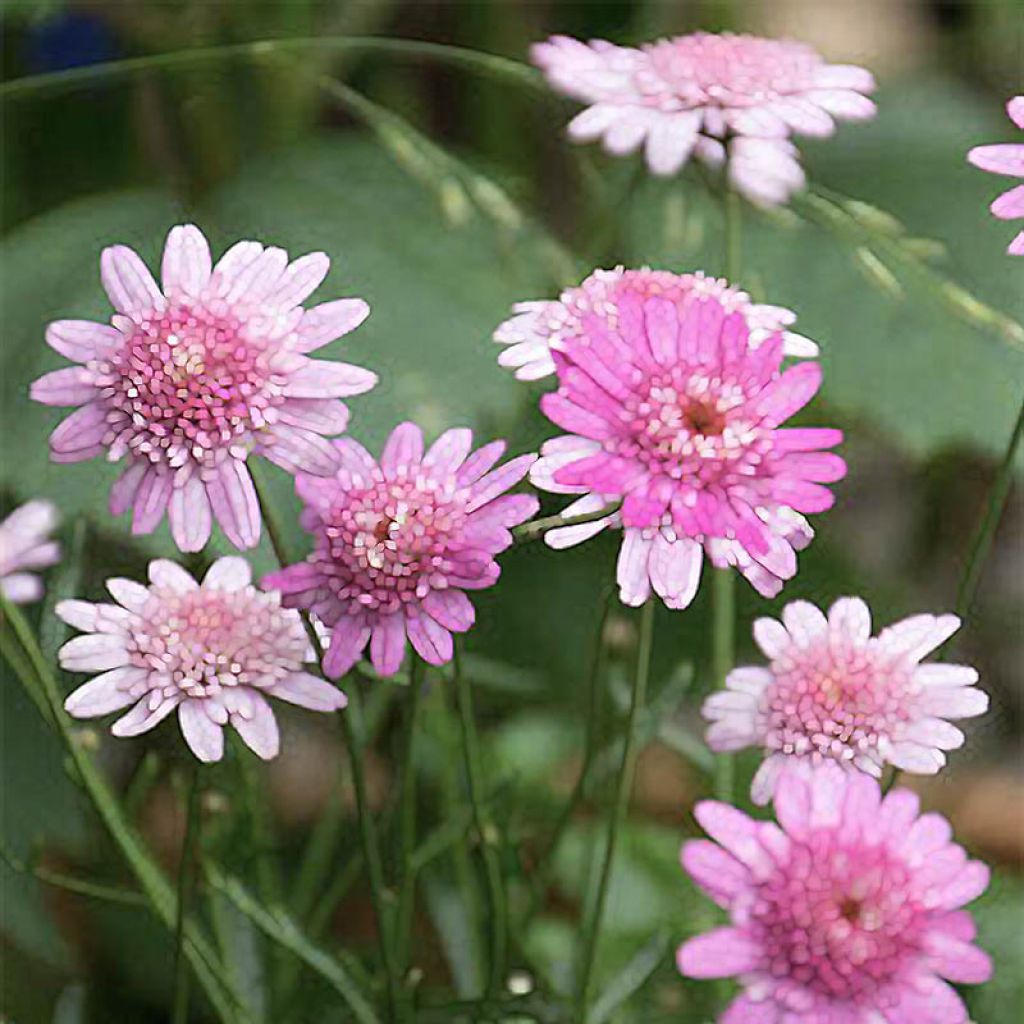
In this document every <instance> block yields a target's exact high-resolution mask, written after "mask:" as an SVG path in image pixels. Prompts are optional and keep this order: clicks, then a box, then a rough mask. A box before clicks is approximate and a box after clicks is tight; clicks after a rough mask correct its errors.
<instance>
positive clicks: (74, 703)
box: [64, 665, 148, 718]
mask: <svg viewBox="0 0 1024 1024" xmlns="http://www.w3.org/2000/svg"><path fill="white" fill-rule="evenodd" d="M147 675H148V673H147V671H146V669H143V668H135V667H134V666H132V665H124V666H121V667H120V668H115V669H112V670H111V671H109V672H104V673H103V675H99V676H96V678H95V679H90V680H89V682H87V683H85V684H84V685H83V686H80V687H78V689H77V690H75V691H74V692H73V693H71V694H70V695H69V696H68V698H67V700H65V701H64V710H65V711H66V712H67V713H68V714H69V715H71V716H72V717H73V718H98V717H99V716H100V715H107V714H110V712H111V711H120V710H121V708H125V707H127V706H128V705H129V704H134V703H135V701H136V700H137V695H136V696H133V695H132V694H131V692H130V691H131V689H132V687H133V686H134V685H135V684H136V683H140V682H144V681H145V679H146V677H147Z"/></svg>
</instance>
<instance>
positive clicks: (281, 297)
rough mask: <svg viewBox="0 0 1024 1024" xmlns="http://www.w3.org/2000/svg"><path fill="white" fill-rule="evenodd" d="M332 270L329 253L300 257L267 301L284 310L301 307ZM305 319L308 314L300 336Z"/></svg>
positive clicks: (313, 253)
mask: <svg viewBox="0 0 1024 1024" xmlns="http://www.w3.org/2000/svg"><path fill="white" fill-rule="evenodd" d="M330 269H331V261H330V258H329V257H328V255H327V253H324V252H311V253H307V255H305V256H300V257H299V258H298V259H297V260H293V261H292V263H290V264H289V266H288V269H287V270H285V272H284V273H283V274H282V275H281V277H280V278H279V279H278V282H277V285H276V287H275V288H274V289H273V291H271V292H270V293H269V294H268V295H267V297H266V301H267V302H268V303H270V304H272V305H275V306H280V307H281V308H282V309H291V308H292V307H293V306H298V305H301V304H302V303H303V302H305V301H306V299H308V298H309V296H310V295H312V294H313V292H315V291H316V290H317V288H319V287H320V285H321V283H322V282H323V279H324V278H325V277H326V276H327V271H328V270H330ZM307 313H308V311H307ZM305 317H306V314H303V319H302V320H301V321H300V322H299V333H300V335H302V333H303V331H302V324H303V323H304V322H305ZM301 351H306V350H305V349H302V350H301Z"/></svg>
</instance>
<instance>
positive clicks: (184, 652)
mask: <svg viewBox="0 0 1024 1024" xmlns="http://www.w3.org/2000/svg"><path fill="white" fill-rule="evenodd" d="M149 580H150V585H149V586H148V587H146V586H143V585H142V584H141V583H134V582H133V581H132V580H125V579H112V580H108V581H107V589H108V590H109V591H110V593H111V595H112V596H113V598H114V600H115V601H117V604H91V603H89V602H87V601H61V602H60V603H59V604H58V605H57V614H58V615H59V616H60V617H61V618H62V619H63V620H64V621H65V622H67V623H69V624H70V625H72V626H74V627H75V628H76V629H80V630H82V631H84V633H85V635H84V636H79V637H75V638H74V639H73V640H69V641H68V642H67V643H66V644H65V645H64V646H63V647H62V648H61V650H60V663H61V666H62V667H63V668H65V669H67V670H68V671H70V672H100V673H102V674H101V675H98V676H96V677H95V678H94V679H91V680H90V681H89V682H87V683H86V684H85V685H84V686H80V687H79V688H78V689H77V690H75V691H74V692H73V693H72V694H71V695H70V696H69V697H68V699H67V701H66V702H65V704H64V708H65V710H66V711H67V712H68V714H70V715H74V716H75V717H76V718H96V717H98V716H100V715H107V714H110V713H111V712H112V711H120V710H121V709H122V708H126V707H128V706H129V705H132V708H131V710H130V711H129V712H128V713H127V714H126V715H123V716H122V717H121V718H119V719H118V720H117V721H116V722H115V723H114V725H113V728H112V729H111V732H113V734H114V735H115V736H137V735H138V734H139V733H142V732H146V731H147V730H149V729H152V728H153V727H154V726H155V725H156V724H157V723H158V722H160V721H162V720H163V719H164V718H166V717H167V716H168V715H169V714H170V713H171V712H172V711H174V710H175V708H177V710H178V724H179V725H180V726H181V732H182V735H183V736H184V737H185V740H186V742H187V743H188V745H189V746H190V747H191V748H192V752H193V753H194V754H195V755H196V757H198V758H199V760H200V761H219V760H220V759H221V757H222V756H223V753H224V734H223V728H224V726H225V725H227V724H229V723H230V724H231V725H232V726H234V728H235V731H236V732H237V733H238V734H239V736H241V737H242V739H243V740H244V741H245V743H246V744H247V745H248V746H249V747H250V748H251V749H252V750H253V751H254V752H255V753H256V754H258V755H259V756H260V757H262V758H265V759H266V758H271V757H274V756H275V755H276V754H277V751H278V746H279V736H278V730H277V721H276V719H275V718H274V713H273V711H272V710H271V708H270V705H269V704H268V703H267V700H266V697H268V696H270V697H277V698H278V699H279V700H286V701H288V702H290V703H292V704H298V705H300V706H301V707H304V708H310V709H311V710H313V711H337V710H339V709H340V708H343V707H344V706H345V704H346V698H345V695H344V694H343V693H342V692H341V691H340V690H337V689H335V687H333V686H331V685H330V683H327V682H325V681H324V680H323V679H320V678H319V677H318V676H314V675H312V674H310V673H309V672H306V671H305V670H304V669H303V667H302V666H303V663H304V662H307V661H312V660H313V659H314V654H313V650H312V648H311V647H310V644H309V641H308V639H307V637H306V633H305V630H304V629H303V626H302V620H301V619H300V618H299V616H298V614H297V613H296V612H293V611H287V610H285V609H284V608H282V607H281V595H280V594H277V593H264V592H263V591H260V590H257V589H256V587H254V586H253V585H252V583H251V573H250V570H249V565H248V563H247V562H246V561H245V559H243V558H238V557H228V558H220V559H218V560H217V561H216V562H214V563H213V565H212V566H211V567H210V569H209V571H208V572H207V574H206V576H205V577H204V578H203V582H202V583H201V584H200V583H197V582H196V581H195V580H194V579H193V578H192V577H191V576H190V575H189V574H188V573H187V572H185V570H184V569H182V568H181V566H179V565H176V564H175V563H174V562H168V561H165V560H163V559H158V560H157V561H154V562H150V564H149Z"/></svg>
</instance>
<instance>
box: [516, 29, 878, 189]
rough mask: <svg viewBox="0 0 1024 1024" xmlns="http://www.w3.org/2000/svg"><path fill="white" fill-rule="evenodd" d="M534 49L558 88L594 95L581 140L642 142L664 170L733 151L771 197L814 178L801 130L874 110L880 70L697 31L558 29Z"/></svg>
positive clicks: (779, 44)
mask: <svg viewBox="0 0 1024 1024" xmlns="http://www.w3.org/2000/svg"><path fill="white" fill-rule="evenodd" d="M531 55H532V58H533V62H534V63H535V64H536V65H537V66H538V67H540V68H541V70H542V71H543V72H544V74H545V75H546V77H547V79H548V82H549V83H550V84H551V85H552V87H554V88H555V89H557V90H558V91H559V92H561V93H564V94H565V95H566V96H570V97H572V98H573V99H576V100H580V101H581V102H583V103H586V104H588V106H587V108H586V109H585V110H584V111H582V112H581V113H579V114H577V115H576V117H574V118H573V120H572V121H571V122H570V123H569V136H570V138H572V139H573V140H574V141H576V142H590V141H593V140H595V139H603V141H604V147H605V149H607V150H608V152H610V153H613V154H615V155H617V156H621V155H624V154H626V153H631V152H632V151H633V150H635V149H637V148H638V147H639V146H640V145H641V144H643V146H644V151H645V154H646V158H647V165H648V166H649V167H650V169H651V171H652V172H653V173H655V174H659V175H672V174H675V173H676V172H678V171H679V169H680V168H681V167H682V166H683V165H684V164H685V163H686V162H687V161H688V160H689V158H690V156H691V154H692V155H694V156H696V157H697V158H698V159H699V160H702V161H703V162H705V163H707V164H710V165H712V166H718V165H721V164H722V163H723V162H725V161H726V160H728V173H729V178H730V180H731V181H732V183H733V185H734V186H735V187H736V188H737V190H739V191H740V192H743V193H744V194H745V195H747V196H748V197H749V198H750V199H751V200H753V201H754V202H758V203H762V204H765V205H778V204H780V203H784V202H786V200H787V199H788V198H789V196H790V195H791V194H792V193H793V192H795V191H797V190H799V189H800V188H802V187H803V185H804V180H805V179H804V173H803V170H802V168H801V166H800V161H799V154H798V152H797V149H796V147H795V146H794V145H793V144H792V142H790V141H789V137H790V135H791V134H793V133H796V134H801V135H813V136H828V135H831V134H832V132H833V131H834V130H835V121H836V119H839V120H848V121H862V120H865V119H867V118H870V117H872V116H874V113H875V105H874V103H872V101H871V100H869V99H868V98H867V97H866V96H865V95H863V94H864V93H868V92H871V91H872V90H873V89H874V87H875V83H874V79H873V78H872V76H871V74H870V72H868V71H865V70H864V69H863V68H858V67H852V66H850V65H846V64H827V63H826V62H825V61H824V60H823V59H822V57H821V56H820V55H819V54H818V53H816V52H815V51H814V50H813V49H812V48H811V47H809V46H805V45H804V44H802V43H796V42H791V41H788V40H778V39H759V38H757V37H755V36H749V35H733V34H731V33H725V34H722V35H711V34H709V33H706V32H696V33H694V34H693V35H687V36H677V37H676V38H674V39H663V40H661V41H659V42H655V43H646V44H644V45H643V46H641V47H640V48H639V49H637V48H634V47H627V46H615V45H614V44H612V43H608V42H604V41H602V40H594V41H591V42H589V43H583V42H580V41H579V40H577V39H570V38H569V37H567V36H553V37H552V38H551V39H549V40H548V41H547V42H546V43H538V44H536V45H535V46H534V47H533V49H532V53H531Z"/></svg>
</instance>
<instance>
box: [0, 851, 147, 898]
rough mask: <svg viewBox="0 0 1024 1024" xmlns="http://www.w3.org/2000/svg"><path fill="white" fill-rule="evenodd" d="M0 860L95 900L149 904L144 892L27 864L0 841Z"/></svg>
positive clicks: (22, 873)
mask: <svg viewBox="0 0 1024 1024" xmlns="http://www.w3.org/2000/svg"><path fill="white" fill-rule="evenodd" d="M0 860H2V861H3V862H4V863H5V864H6V865H7V866H8V867H9V868H10V869H11V870H12V871H15V872H17V873H18V874H19V875H29V876H31V877H32V878H35V879H36V880H37V881H39V882H42V883H43V884H44V885H52V886H53V887H54V888H55V889H63V890H65V891H66V892H73V893H76V894H77V895H79V896H88V897H89V898H90V899H94V900H103V901H105V902H107V903H119V904H123V905H125V906H133V907H148V906H149V900H147V899H146V896H145V894H144V893H141V892H134V891H133V890H131V889H122V888H119V887H118V886H114V885H106V884H104V883H103V882H91V881H89V879H87V878H75V877H74V876H73V875H65V874H63V873H62V872H60V871H51V870H50V869H49V868H48V867H45V866H44V865H42V864H26V863H24V861H21V860H19V859H18V858H17V857H15V856H14V854H13V853H11V851H10V850H8V849H7V847H6V846H5V845H4V844H3V843H2V842H0Z"/></svg>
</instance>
